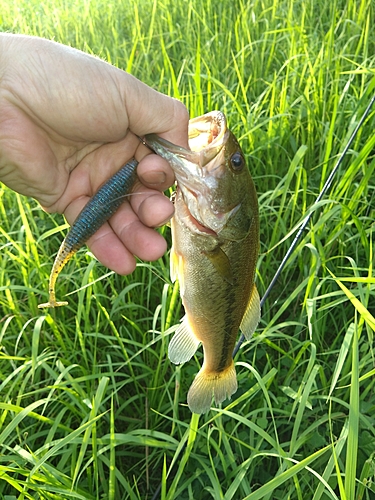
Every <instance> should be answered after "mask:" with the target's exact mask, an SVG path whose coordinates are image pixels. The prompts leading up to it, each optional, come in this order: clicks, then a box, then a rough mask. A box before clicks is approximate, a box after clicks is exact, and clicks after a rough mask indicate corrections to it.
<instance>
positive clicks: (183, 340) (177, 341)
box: [168, 316, 200, 365]
mask: <svg viewBox="0 0 375 500" xmlns="http://www.w3.org/2000/svg"><path fill="white" fill-rule="evenodd" d="M199 344H200V341H199V340H198V339H197V338H196V336H195V335H194V333H193V332H192V330H191V328H190V326H189V323H188V321H187V317H186V316H184V317H183V318H182V322H181V323H180V325H179V327H178V328H177V330H176V332H175V334H174V335H173V338H172V340H171V341H170V343H169V347H168V357H169V359H170V360H171V361H172V363H174V364H176V365H179V364H181V363H185V362H186V361H189V359H191V358H192V357H193V356H194V354H195V351H196V350H197V348H198V346H199Z"/></svg>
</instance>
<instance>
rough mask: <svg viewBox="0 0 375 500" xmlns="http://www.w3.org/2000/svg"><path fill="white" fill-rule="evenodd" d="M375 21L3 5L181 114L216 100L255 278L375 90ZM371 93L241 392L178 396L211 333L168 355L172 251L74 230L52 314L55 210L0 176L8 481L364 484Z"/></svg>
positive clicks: (340, 490)
mask: <svg viewBox="0 0 375 500" xmlns="http://www.w3.org/2000/svg"><path fill="white" fill-rule="evenodd" d="M373 23H374V4H373V2H371V1H369V0H358V1H355V0H347V1H340V0H333V1H332V2H324V1H322V0H310V1H306V2H305V1H297V0H262V1H261V0H253V1H251V2H250V1H247V2H245V1H241V0H235V1H233V0H231V1H230V2H229V1H223V2H212V1H210V0H207V1H206V2H202V1H199V0H186V1H181V2H172V1H170V0H154V1H153V2H148V1H146V0H141V1H139V0H137V1H136V0H122V1H120V2H108V1H105V2H104V1H100V0H92V1H90V2H89V1H85V0H80V1H76V2H72V1H68V0H67V1H63V0H55V1H52V0H46V1H45V2H43V3H39V2H37V1H35V0H28V1H27V2H26V1H24V0H16V1H15V2H14V1H12V2H10V1H9V0H5V2H3V4H2V8H1V11H0V30H2V31H11V32H20V33H28V34H33V35H40V36H44V37H47V38H53V39H55V40H57V41H60V42H63V43H67V44H71V45H73V46H75V47H77V48H80V49H82V50H85V51H87V52H89V53H93V54H96V55H99V56H101V57H103V58H105V59H106V60H108V61H110V62H111V63H112V64H115V65H117V66H119V67H121V68H124V69H126V70H128V71H130V72H132V73H133V74H134V75H135V76H137V77H138V78H140V79H141V80H143V81H145V82H146V83H148V84H149V85H151V86H153V87H154V88H157V89H159V90H160V91H162V92H164V93H168V94H170V95H173V96H175V97H177V98H179V99H181V100H182V101H184V102H185V103H186V105H187V106H188V108H189V110H190V113H191V116H196V115H199V114H202V113H204V112H206V111H209V110H211V109H221V110H222V111H223V112H225V113H226V115H227V117H228V120H229V123H230V126H231V128H232V130H233V131H234V133H235V134H236V135H237V136H238V138H239V139H240V141H241V144H242V147H243V150H244V153H245V155H246V157H247V159H248V164H249V168H250V169H251V172H252V175H253V178H254V180H255V183H256V186H257V190H258V195H259V202H260V216H261V255H260V258H259V263H258V276H257V281H258V288H259V291H260V294H261V295H262V294H263V293H264V291H265V289H266V287H267V285H268V283H269V282H270V281H271V279H272V277H273V275H274V273H275V271H276V269H277V266H278V264H279V263H280V262H281V260H282V258H283V256H284V255H285V252H286V250H287V248H288V245H289V244H290V242H291V239H292V236H293V234H294V233H295V231H296V229H297V227H298V224H299V222H300V221H301V220H302V219H303V216H304V214H305V213H306V211H307V210H308V209H309V207H310V206H311V205H312V204H313V202H314V200H315V198H316V196H317V195H318V193H319V190H320V189H321V187H322V185H323V183H324V181H325V180H326V179H327V177H328V175H329V172H330V170H331V169H332V167H333V165H334V163H335V162H336V160H337V157H338V155H339V153H340V151H342V149H343V148H344V147H345V144H346V142H347V140H348V138H349V136H350V133H351V131H352V130H353V129H354V127H355V125H356V124H357V123H358V120H359V119H360V116H361V114H362V113H363V111H364V109H365V108H366V106H367V103H368V101H369V99H370V98H371V96H372V94H373V93H374V89H375V79H374V69H373V68H374V67H375V65H374V62H375V56H374V53H375V50H374V49H375V43H374V42H375V35H374V32H373V28H372V27H373ZM374 114H375V111H374V110H373V111H372V112H371V114H370V116H369V117H368V119H367V120H366V122H365V124H364V126H363V127H362V128H361V130H360V132H359V134H358V135H357V137H356V140H355V142H354V144H353V146H352V148H351V149H350V151H349V153H348V155H347V157H346V160H345V162H344V164H343V166H342V167H341V169H340V171H339V172H338V174H337V176H336V178H335V180H334V182H333V184H332V187H331V189H330V191H329V193H328V195H327V196H326V197H325V199H324V200H323V201H322V202H321V203H320V204H319V206H318V207H316V209H315V212H316V213H315V214H314V216H313V218H312V221H311V223H310V224H309V227H308V231H306V232H305V234H304V236H303V239H302V240H301V242H300V244H299V245H298V247H297V249H296V251H295V252H294V254H293V256H292V258H291V259H290V261H289V262H288V263H287V266H286V268H285V270H284V272H283V274H282V275H281V276H280V278H279V280H278V281H277V283H276V285H275V287H274V288H273V290H272V292H271V294H270V297H269V298H268V300H267V302H266V305H265V307H264V310H263V315H262V321H261V324H260V327H259V329H258V331H257V333H256V335H255V336H254V338H253V340H252V341H250V342H246V343H245V344H244V345H243V347H242V348H241V350H240V353H239V355H238V357H237V359H236V362H237V371H238V378H239V390H238V392H237V393H236V394H235V397H234V398H233V399H232V400H231V401H230V402H229V403H228V404H227V405H226V406H225V407H223V408H221V409H220V408H219V409H212V411H211V412H210V413H208V414H207V415H205V416H201V417H198V416H196V415H192V414H191V413H190V412H189V410H188V408H187V407H186V405H185V402H186V394H187V389H188V387H189V385H190V383H191V382H192V380H193V377H194V375H195V374H196V372H197V370H198V367H199V364H200V363H201V360H202V359H201V353H198V354H197V356H196V358H195V361H194V360H193V361H191V362H189V363H187V364H185V365H183V366H181V367H176V366H172V365H171V363H170V362H169V361H168V359H167V354H166V353H167V346H168V342H169V338H170V334H171V333H172V332H173V330H174V325H176V324H177V323H178V321H179V319H180V317H181V315H182V310H181V305H180V301H179V299H178V289H177V287H176V285H173V284H171V282H170V280H169V275H168V256H165V257H164V258H163V259H160V260H159V261H158V262H156V263H152V264H150V263H142V262H140V263H139V264H138V266H137V269H136V271H135V272H134V273H133V275H131V276H129V277H120V276H116V275H113V274H112V273H109V272H108V270H107V269H104V268H103V267H102V266H100V265H99V264H98V263H97V262H96V261H95V260H94V259H93V258H92V256H91V254H90V252H88V251H87V250H86V249H83V250H81V251H80V252H79V254H78V255H77V257H76V258H75V259H74V260H73V263H72V264H70V265H69V266H68V267H67V268H66V270H64V272H63V275H62V277H61V278H60V280H59V281H58V284H57V290H58V296H59V297H61V298H62V297H63V296H64V295H65V294H68V293H73V294H74V295H73V296H72V297H70V303H69V306H67V307H66V308H62V309H59V310H56V311H52V312H51V314H47V315H43V314H42V313H41V312H40V311H39V310H38V309H37V303H38V302H40V301H41V300H42V299H43V300H44V297H45V296H46V292H47V283H48V275H49V272H50V269H51V265H52V260H53V256H54V254H55V253H56V252H57V250H58V247H59V244H60V242H61V240H62V238H63V235H64V234H65V232H66V227H67V226H66V224H64V221H63V219H62V218H61V217H59V216H51V215H48V214H46V213H44V212H43V211H41V210H40V208H39V207H38V205H37V203H36V202H34V201H33V200H31V199H26V198H22V197H20V196H18V195H16V194H15V193H13V192H11V191H9V190H8V189H6V188H5V187H3V188H1V190H0V197H1V204H0V220H1V227H0V246H1V254H0V259H1V265H0V308H1V312H0V318H1V322H0V343H1V350H0V377H1V378H0V443H1V444H0V450H1V452H0V497H1V498H4V499H6V500H14V499H36V498H42V499H57V498H62V499H68V498H72V499H85V500H86V499H88V500H91V499H100V498H106V499H109V500H112V499H113V500H114V499H115V500H121V499H131V500H135V499H152V498H162V499H163V500H165V499H168V500H171V499H174V498H179V499H184V498H186V499H187V498H194V500H199V499H208V498H214V499H220V498H221V499H225V500H230V499H234V500H235V499H249V500H255V499H272V500H278V499H280V500H284V499H298V500H302V499H303V500H306V499H312V500H320V499H324V500H325V499H331V500H332V499H344V500H354V499H355V500H362V499H367V500H370V499H373V498H375V486H374V481H375V453H374V450H375V419H374V415H375V396H374V380H375V368H374V359H375V353H374V349H373V337H374V330H375V320H374V316H375V306H374V291H375V280H374V277H373V276H374V273H373V265H374V264H373V257H374V219H375V196H374V187H375V156H374V146H375V136H374V134H373V130H374V126H375V118H374ZM162 232H163V233H164V234H165V235H166V236H167V238H169V231H168V228H163V229H162ZM68 299H69V297H68ZM159 486H160V492H158V491H159V490H158V488H159ZM155 492H156V494H155Z"/></svg>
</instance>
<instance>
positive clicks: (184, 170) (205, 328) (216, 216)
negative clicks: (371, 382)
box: [145, 111, 260, 413]
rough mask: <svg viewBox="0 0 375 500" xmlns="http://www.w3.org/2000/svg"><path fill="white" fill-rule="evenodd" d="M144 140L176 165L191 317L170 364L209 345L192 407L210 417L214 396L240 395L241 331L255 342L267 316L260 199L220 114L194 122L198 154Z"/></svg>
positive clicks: (175, 227) (176, 256) (177, 226)
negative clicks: (258, 277) (262, 296)
mask: <svg viewBox="0 0 375 500" xmlns="http://www.w3.org/2000/svg"><path fill="white" fill-rule="evenodd" d="M145 143H146V144H147V145H148V146H150V147H151V148H152V149H153V150H154V151H155V152H156V153H157V154H159V155H160V156H162V157H163V158H165V159H166V160H167V161H168V162H169V163H170V165H171V167H172V168H173V170H174V173H175V176H176V179H177V191H176V195H175V215H174V217H173V219H172V222H171V227H172V250H171V261H170V267H171V269H170V272H171V279H172V280H175V279H176V278H178V280H179V284H180V294H181V298H182V303H183V305H184V308H185V316H184V318H183V320H182V322H181V324H180V325H179V327H178V329H177V330H176V332H175V334H174V336H173V338H172V340H171V342H170V344H169V359H170V360H171V361H172V362H173V363H176V364H179V363H184V362H186V361H188V360H189V359H190V358H191V357H192V356H193V355H194V353H195V352H196V350H197V348H198V346H199V344H200V343H202V345H203V351H204V362H203V366H202V368H201V370H200V371H199V373H198V374H197V376H196V377H195V379H194V381H193V384H192V385H191V387H190V389H189V392H188V396H187V402H188V405H189V408H190V410H191V411H192V412H194V413H205V412H207V411H208V410H209V408H210V406H211V403H212V399H213V398H214V401H215V403H216V404H219V403H221V402H223V401H224V400H225V399H226V398H230V397H231V395H232V394H234V393H235V392H236V390H237V378H236V372H235V367H234V362H233V359H232V353H233V349H234V346H235V342H236V337H237V335H238V330H239V329H241V331H242V332H243V334H244V335H245V338H246V339H250V338H251V336H252V334H253V332H254V330H255V328H256V326H257V324H258V322H259V319H260V305H259V295H258V292H257V289H256V286H255V284H254V279H255V270H256V262H257V257H258V250H259V217H258V202H257V195H256V191H255V186H254V183H253V180H252V178H251V176H250V172H249V170H248V168H247V166H246V162H245V159H244V156H243V153H242V151H241V148H240V146H239V144H238V142H237V140H236V138H235V137H234V135H233V134H232V132H231V131H230V130H229V129H228V128H227V124H226V118H225V116H224V115H223V113H221V112H219V111H214V112H211V113H208V114H206V115H204V116H201V117H198V118H195V119H193V120H190V124H189V146H190V148H191V151H188V150H186V149H183V148H181V147H178V146H176V145H174V144H171V143H170V142H168V141H166V140H164V139H162V138H160V137H158V136H156V135H147V136H146V138H145Z"/></svg>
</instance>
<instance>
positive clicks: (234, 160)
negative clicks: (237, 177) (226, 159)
mask: <svg viewBox="0 0 375 500" xmlns="http://www.w3.org/2000/svg"><path fill="white" fill-rule="evenodd" d="M230 163H231V166H232V170H234V171H235V172H239V171H240V170H242V169H243V167H244V165H245V160H244V157H243V156H242V154H241V153H234V154H233V155H232V156H231V158H230Z"/></svg>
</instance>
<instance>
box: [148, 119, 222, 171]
mask: <svg viewBox="0 0 375 500" xmlns="http://www.w3.org/2000/svg"><path fill="white" fill-rule="evenodd" d="M188 135H189V147H190V150H189V149H185V148H183V147H181V146H177V145H176V144H173V143H172V142H169V141H167V140H166V139H163V138H161V137H159V136H158V135H156V134H148V135H146V136H145V137H144V139H143V141H142V142H143V143H144V144H145V145H146V146H148V147H149V148H150V149H151V150H153V151H154V152H155V153H156V154H158V155H160V156H162V157H163V158H165V159H166V160H167V161H169V163H170V164H171V167H172V168H173V170H174V172H175V174H176V177H177V180H178V176H183V177H184V178H186V177H187V176H189V177H190V176H191V175H198V176H199V177H203V176H204V174H205V172H204V167H205V166H206V165H207V164H208V163H209V162H211V160H213V159H214V158H215V157H216V156H217V155H218V154H219V153H220V151H221V149H222V148H223V146H224V144H225V143H226V140H227V136H228V129H227V120H226V118H225V115H224V114H223V113H222V112H221V111H211V112H210V113H207V114H205V115H203V116H199V117H197V118H193V119H192V120H190V121H189V131H188ZM173 160H174V161H173ZM178 160H180V161H178Z"/></svg>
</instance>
